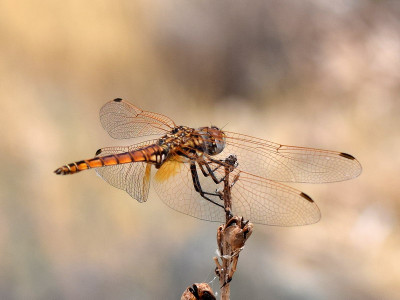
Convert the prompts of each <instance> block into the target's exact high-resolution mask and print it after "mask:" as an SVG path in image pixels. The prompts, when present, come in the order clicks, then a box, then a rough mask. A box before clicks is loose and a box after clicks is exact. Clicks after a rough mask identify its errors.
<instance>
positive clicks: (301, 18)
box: [0, 0, 400, 299]
mask: <svg viewBox="0 0 400 300" xmlns="http://www.w3.org/2000/svg"><path fill="white" fill-rule="evenodd" d="M0 76H1V77H0V78H1V79H0V96H1V109H0V122H1V127H0V128H1V147H0V154H1V156H0V157H1V172H0V174H1V178H0V188H1V190H0V195H1V199H0V299H178V298H179V297H180V295H181V293H182V292H183V291H184V289H185V288H186V287H187V286H188V285H189V284H191V283H193V282H201V281H209V280H211V279H212V278H213V276H212V274H213V269H214V264H213V261H212V257H213V256H214V255H215V249H216V242H215V233H216V229H217V227H218V224H217V223H209V222H204V221H199V220H196V219H194V218H190V217H188V216H185V215H183V214H179V213H177V212H175V211H173V210H171V209H169V208H167V207H166V206H165V205H164V204H163V203H162V202H161V201H160V200H159V199H158V198H157V196H156V195H155V193H154V192H152V194H151V195H150V198H149V201H148V202H147V203H145V204H139V203H136V202H135V201H134V200H132V198H130V197H129V196H128V194H126V193H125V192H123V191H120V190H118V189H115V188H113V187H111V186H109V185H108V184H107V183H105V182H104V181H102V180H101V179H100V178H99V177H97V176H95V172H93V171H90V172H84V173H81V174H78V175H75V176H70V177H59V176H55V175H54V174H53V173H52V172H53V170H54V169H55V168H57V167H59V166H61V165H62V164H64V163H69V162H72V161H74V160H79V159H84V158H89V157H91V156H93V154H94V152H95V151H96V150H97V149H98V148H99V147H104V146H112V145H122V144H124V143H126V142H121V141H117V140H112V139H111V138H110V137H109V136H108V135H107V133H106V132H105V131H104V130H103V129H102V128H101V126H100V123H99V120H98V111H99V109H100V107H101V106H102V105H103V104H104V103H105V102H106V101H108V100H111V99H113V98H116V97H122V98H125V99H127V100H129V101H131V102H132V103H134V104H136V105H138V106H139V107H142V108H144V109H146V110H150V111H156V112H160V113H163V114H166V115H167V116H170V117H171V118H173V119H174V120H175V121H176V123H178V124H184V125H190V126H193V127H197V126H204V125H209V124H215V125H217V126H224V125H226V124H227V125H226V127H225V128H227V129H228V130H230V131H238V132H241V133H246V134H250V135H254V136H258V137H263V138H266V139H270V140H272V141H276V142H280V143H286V144H293V145H300V146H310V147H318V148H327V149H331V150H338V151H344V152H348V153H351V154H352V155H354V156H356V157H357V158H358V159H359V160H360V161H361V163H362V165H363V168H364V169H363V173H362V175H361V176H360V177H359V178H357V179H355V180H351V181H348V182H342V183H334V184H326V185H296V187H297V188H300V189H302V190H303V191H304V192H306V193H307V194H309V195H311V196H312V197H313V198H314V199H315V200H316V202H317V203H318V205H319V207H320V209H321V212H322V220H321V221H320V222H319V223H317V224H315V225H312V226H305V227H298V228H276V227H268V226H256V227H255V232H254V234H253V236H252V238H251V239H250V240H249V241H248V243H247V246H246V249H245V251H244V252H242V254H241V259H240V262H239V269H238V272H237V273H236V275H235V277H234V280H233V282H232V299H399V298H400V235H399V234H400V228H399V217H400V205H399V204H400V202H399V200H400V189H399V183H400V172H399V168H400V155H399V154H400V138H399V137H400V134H399V129H400V118H399V113H400V99H399V98H400V2H399V1H396V0H393V1H384V0H381V1H372V0H371V1H367V0H364V1H363V0H358V1H356V0H346V1H344V0H337V1H328V0H325V1H324V0H313V1H311V0H303V1H297V0H289V1H278V0H271V1H261V0H258V1H235V0H219V1H212V0H205V1H187V0H159V1H146V0H141V1H127V0H125V1H124V0H121V1H104V0H99V1H86V2H85V1H76V0H73V1H64V2H58V1H50V0H47V1H44V0H42V1H31V2H29V1H10V0H5V1H2V4H1V7H0ZM132 143H133V142H132ZM213 288H214V289H218V284H217V283H216V282H214V284H213Z"/></svg>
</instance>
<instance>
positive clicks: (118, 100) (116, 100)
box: [114, 98, 122, 102]
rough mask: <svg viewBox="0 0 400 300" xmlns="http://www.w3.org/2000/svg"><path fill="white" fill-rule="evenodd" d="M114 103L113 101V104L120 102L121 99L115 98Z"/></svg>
mask: <svg viewBox="0 0 400 300" xmlns="http://www.w3.org/2000/svg"><path fill="white" fill-rule="evenodd" d="M114 101H115V102H121V101H122V99H121V98H115V99H114Z"/></svg>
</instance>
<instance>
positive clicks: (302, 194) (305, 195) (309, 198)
mask: <svg viewBox="0 0 400 300" xmlns="http://www.w3.org/2000/svg"><path fill="white" fill-rule="evenodd" d="M300 196H302V197H303V198H304V199H306V200H308V201H310V202H314V200H313V199H311V197H310V196H308V195H307V194H304V193H303V192H301V193H300Z"/></svg>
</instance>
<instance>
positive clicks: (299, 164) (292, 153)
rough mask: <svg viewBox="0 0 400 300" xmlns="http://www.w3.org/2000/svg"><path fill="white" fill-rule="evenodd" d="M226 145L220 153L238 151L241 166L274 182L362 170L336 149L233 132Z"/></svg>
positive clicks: (344, 176)
mask: <svg viewBox="0 0 400 300" xmlns="http://www.w3.org/2000/svg"><path fill="white" fill-rule="evenodd" d="M225 134H226V147H225V149H224V151H223V152H222V153H221V154H219V155H218V156H217V158H219V159H224V158H225V157H227V156H228V155H229V154H235V155H236V156H237V160H238V163H239V167H238V168H239V169H241V170H243V171H245V172H249V173H252V174H255V175H257V176H261V177H265V178H268V179H271V180H274V181H282V182H303V183H325V182H335V181H342V180H348V179H351V178H354V177H357V176H358V175H359V174H360V173H361V170H362V168H361V165H360V163H359V162H358V160H357V159H355V158H354V157H353V156H351V155H349V154H346V153H342V152H336V151H329V150H321V149H313V148H304V147H295V146H286V145H280V144H276V143H273V142H270V141H267V140H263V139H258V138H254V137H251V136H247V135H243V134H238V133H234V132H225Z"/></svg>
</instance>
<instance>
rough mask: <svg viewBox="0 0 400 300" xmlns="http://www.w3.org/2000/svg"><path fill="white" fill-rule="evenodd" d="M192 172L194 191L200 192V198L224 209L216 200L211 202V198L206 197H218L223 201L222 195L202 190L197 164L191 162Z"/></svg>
mask: <svg viewBox="0 0 400 300" xmlns="http://www.w3.org/2000/svg"><path fill="white" fill-rule="evenodd" d="M190 172H191V173H192V179H193V185H194V189H195V190H196V192H198V193H199V194H200V196H201V197H203V198H204V199H206V200H207V201H210V202H211V203H214V204H215V205H217V206H219V207H222V208H224V206H223V205H222V204H219V203H217V202H215V201H214V200H211V199H210V198H209V197H207V196H206V195H209V196H216V197H219V198H220V199H221V195H220V194H217V193H209V192H204V191H203V190H202V188H201V185H200V180H199V176H198V173H197V168H196V164H195V162H191V163H190Z"/></svg>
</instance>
